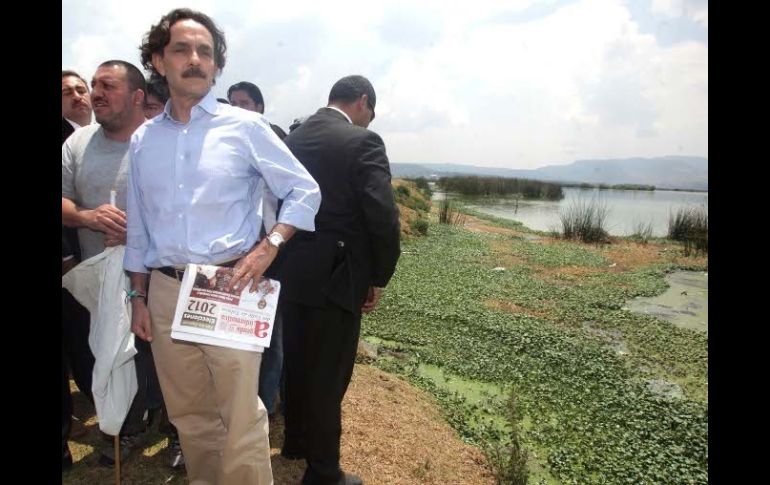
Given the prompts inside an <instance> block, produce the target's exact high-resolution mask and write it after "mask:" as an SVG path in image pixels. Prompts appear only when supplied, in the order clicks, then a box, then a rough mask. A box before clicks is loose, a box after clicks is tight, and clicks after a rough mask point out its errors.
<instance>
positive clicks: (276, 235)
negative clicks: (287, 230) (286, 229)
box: [267, 231, 285, 249]
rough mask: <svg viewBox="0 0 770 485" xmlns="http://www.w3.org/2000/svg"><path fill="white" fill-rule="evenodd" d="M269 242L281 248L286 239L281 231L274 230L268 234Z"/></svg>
mask: <svg viewBox="0 0 770 485" xmlns="http://www.w3.org/2000/svg"><path fill="white" fill-rule="evenodd" d="M267 242H268V244H270V245H271V246H273V247H274V248H276V249H279V248H280V247H281V244H283V243H284V242H285V241H284V239H283V236H282V235H281V233H280V232H277V231H273V232H271V233H270V235H269V236H267Z"/></svg>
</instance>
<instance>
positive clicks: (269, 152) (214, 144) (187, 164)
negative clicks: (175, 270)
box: [123, 91, 321, 273]
mask: <svg viewBox="0 0 770 485" xmlns="http://www.w3.org/2000/svg"><path fill="white" fill-rule="evenodd" d="M129 157H130V168H129V174H128V204H127V210H126V213H127V219H128V223H127V231H128V234H127V242H126V255H125V258H124V261H123V266H124V268H125V269H126V270H128V271H133V272H137V273H147V272H148V271H149V268H157V267H161V266H180V265H184V264H187V263H199V264H218V263H222V262H225V261H229V260H232V259H235V258H237V257H240V256H242V255H243V254H245V253H246V252H248V251H249V250H250V249H251V248H252V247H254V245H255V244H256V243H257V242H258V241H259V234H260V227H261V225H262V219H261V216H260V214H259V213H258V211H257V206H258V204H259V201H260V200H261V197H262V193H261V192H262V186H263V184H261V183H260V181H261V180H264V184H265V185H267V187H269V188H270V190H271V191H272V192H273V194H275V195H276V196H277V197H278V198H279V199H283V206H282V207H281V212H280V214H279V216H278V222H279V223H284V224H290V225H292V226H294V227H296V228H297V229H302V230H305V231H313V230H314V229H315V223H314V219H315V215H316V213H317V212H318V208H319V206H320V205H321V191H320V189H319V188H318V184H317V183H316V181H315V180H313V177H311V176H310V174H309V173H308V172H307V170H306V169H305V168H304V167H303V166H302V164H301V163H300V162H299V161H298V160H297V159H296V158H295V157H294V156H293V155H292V154H291V152H290V151H289V149H288V148H287V147H286V145H284V144H283V142H282V141H281V140H280V138H278V136H276V134H275V133H273V130H272V129H270V125H269V124H268V123H267V121H265V120H264V118H263V117H262V115H260V114H259V113H254V112H252V111H247V110H244V109H240V108H236V107H233V106H230V105H226V104H223V103H219V102H217V100H216V97H215V96H214V94H213V92H211V91H209V93H208V94H207V95H206V96H205V97H204V98H203V99H202V100H201V102H200V103H199V104H197V105H196V106H194V107H193V108H192V112H191V117H190V121H189V123H186V124H184V123H180V122H178V121H176V120H174V119H173V118H172V117H171V102H170V101H169V102H167V103H166V108H165V110H164V112H163V113H162V114H161V115H159V116H156V117H155V118H153V119H151V120H148V121H147V122H145V123H144V124H143V125H142V126H140V127H139V128H138V129H137V130H136V132H134V135H133V136H132V138H131V146H130V148H129Z"/></svg>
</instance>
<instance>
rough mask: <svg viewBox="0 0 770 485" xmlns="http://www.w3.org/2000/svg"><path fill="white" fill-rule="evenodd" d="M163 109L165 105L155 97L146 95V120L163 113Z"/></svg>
mask: <svg viewBox="0 0 770 485" xmlns="http://www.w3.org/2000/svg"><path fill="white" fill-rule="evenodd" d="M165 107H166V105H165V104H164V103H163V101H161V100H160V99H158V97H157V96H154V95H152V94H148V95H147V96H146V97H145V98H144V117H145V118H147V119H150V118H155V117H156V116H158V115H159V114H161V113H162V112H163V108H165Z"/></svg>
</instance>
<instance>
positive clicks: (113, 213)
mask: <svg viewBox="0 0 770 485" xmlns="http://www.w3.org/2000/svg"><path fill="white" fill-rule="evenodd" d="M91 84H92V88H93V91H92V93H91V101H92V104H93V110H94V115H95V117H96V122H97V123H98V125H89V126H86V127H83V128H80V129H78V130H76V131H75V133H73V134H72V135H71V136H70V137H69V138H68V139H67V141H66V142H64V145H62V168H61V170H62V172H61V173H62V177H61V181H62V209H61V212H62V223H64V225H66V226H70V227H77V228H78V240H79V242H80V248H81V251H82V259H88V258H90V257H92V256H95V255H97V254H99V253H101V252H102V251H104V248H105V247H107V246H117V245H119V244H125V243H126V213H125V212H124V209H125V207H126V185H127V173H128V145H129V142H130V140H131V135H132V134H133V133H134V131H135V130H136V129H137V128H138V127H139V126H140V125H141V124H142V123H144V121H145V119H144V93H145V90H146V84H145V80H144V76H142V73H141V71H139V70H138V69H137V68H136V67H135V66H134V65H132V64H130V63H127V62H124V61H107V62H105V63H103V64H102V65H100V66H99V68H98V69H97V70H96V74H94V78H93V80H92V82H91ZM112 193H114V196H112Z"/></svg>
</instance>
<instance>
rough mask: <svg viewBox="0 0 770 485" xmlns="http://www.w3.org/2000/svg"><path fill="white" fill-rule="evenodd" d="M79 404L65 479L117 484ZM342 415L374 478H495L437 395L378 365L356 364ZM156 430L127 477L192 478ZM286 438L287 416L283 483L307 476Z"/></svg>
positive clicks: (277, 462) (274, 434)
mask: <svg viewBox="0 0 770 485" xmlns="http://www.w3.org/2000/svg"><path fill="white" fill-rule="evenodd" d="M75 409H76V412H77V413H78V415H79V416H80V417H81V418H82V419H83V420H84V422H85V424H86V427H87V429H88V432H87V434H86V435H85V436H82V437H78V438H73V440H71V441H70V449H71V451H72V454H73V458H74V460H75V464H74V466H73V468H72V470H71V471H69V472H66V473H64V474H62V483H63V484H66V485H76V484H77V485H81V484H82V485H97V484H99V485H101V484H110V483H115V474H114V471H113V470H112V469H107V468H102V467H100V466H99V465H98V464H97V463H96V461H97V459H98V456H99V452H98V451H96V450H95V447H99V446H102V445H109V443H107V442H104V441H102V439H101V437H100V433H99V430H98V426H97V423H96V418H95V417H94V416H93V408H92V407H91V406H90V404H89V403H88V402H87V401H86V400H85V399H84V398H83V397H82V396H81V395H80V394H79V393H76V394H75ZM83 410H86V412H83ZM342 422H343V425H342V426H343V433H342V446H341V454H342V459H341V462H342V467H343V469H345V470H348V471H350V472H353V473H356V474H358V475H359V476H361V478H363V480H364V482H365V483H367V484H372V485H376V484H383V485H384V484H404V485H406V484H426V483H427V484H467V483H474V484H476V483H478V484H485V483H489V484H491V483H494V479H493V478H492V475H491V473H490V471H489V470H488V468H487V465H486V460H485V458H484V456H483V454H482V453H481V451H479V450H478V449H476V448H473V447H471V446H469V445H466V444H464V443H462V442H461V441H460V439H459V438H458V436H457V434H456V433H455V431H454V430H452V429H451V428H450V427H449V425H448V424H446V423H445V422H444V421H443V420H442V418H441V415H440V413H439V411H438V408H437V405H436V403H435V401H434V400H433V399H432V398H431V397H429V396H428V395H427V394H425V393H424V392H422V391H420V390H417V389H415V388H414V387H412V386H410V385H409V384H407V383H406V382H404V381H402V380H401V379H399V378H397V377H394V376H392V375H390V374H386V373H384V372H382V371H380V370H378V369H375V368H373V367H370V366H365V365H357V366H356V368H355V372H354V374H353V380H352V382H351V384H350V388H349V389H348V392H347V395H346V396H345V401H344V402H343V406H342ZM148 434H149V436H148V439H147V444H146V448H145V449H144V450H143V452H141V453H140V452H134V453H133V454H132V455H131V456H130V457H129V458H128V459H127V461H126V463H124V464H123V465H124V467H123V470H122V484H123V485H151V484H152V485H155V484H182V483H186V478H185V475H184V472H181V473H178V472H174V471H172V470H171V469H170V468H169V467H168V466H167V456H168V455H167V446H168V443H167V440H166V439H165V437H163V436H162V435H159V434H157V433H156V432H154V431H152V432H150V433H148ZM282 442H283V421H282V418H281V417H280V416H279V417H278V418H277V419H276V422H275V424H274V426H271V429H270V444H271V450H270V454H271V458H272V467H273V476H274V479H275V483H276V484H277V485H281V484H296V483H299V480H300V479H301V477H302V473H303V471H304V466H305V464H304V461H302V460H298V461H291V460H286V459H284V458H282V457H281V456H280V455H279V453H280V449H281V445H282Z"/></svg>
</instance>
